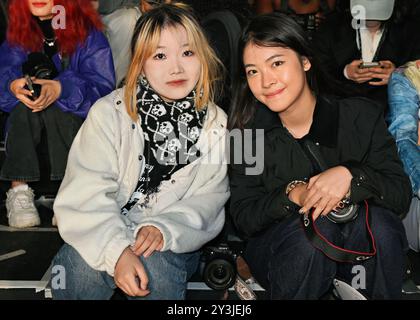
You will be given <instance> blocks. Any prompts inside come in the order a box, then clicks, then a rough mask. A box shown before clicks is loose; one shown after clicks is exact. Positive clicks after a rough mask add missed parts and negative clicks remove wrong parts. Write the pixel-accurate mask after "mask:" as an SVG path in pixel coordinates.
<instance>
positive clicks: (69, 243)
mask: <svg viewBox="0 0 420 320" xmlns="http://www.w3.org/2000/svg"><path fill="white" fill-rule="evenodd" d="M132 43H133V45H132V50H133V51H132V53H133V60H132V62H131V64H130V68H129V71H128V74H127V81H126V85H125V86H124V88H122V89H118V90H116V91H114V92H113V93H112V94H111V95H109V96H108V97H106V98H104V99H101V100H99V101H98V102H97V103H96V104H95V105H94V106H93V108H92V110H91V112H90V113H89V116H88V118H87V119H86V121H85V123H84V124H83V126H82V128H81V129H80V131H79V133H78V135H77V136H76V138H75V141H74V143H73V145H72V148H71V150H70V154H69V161H68V165H67V170H66V175H65V177H64V180H63V183H62V184H61V187H60V190H59V192H58V195H57V199H56V201H55V204H54V211H55V213H56V216H57V222H58V228H59V231H60V235H61V236H62V237H63V239H64V241H65V242H66V244H65V245H64V246H63V247H62V248H61V249H60V251H59V252H58V254H57V256H56V257H55V259H54V261H53V265H62V266H64V268H65V270H66V281H67V282H66V284H67V286H66V288H65V289H62V290H60V289H58V288H57V289H54V287H53V292H52V295H53V298H54V299H109V298H111V296H112V295H113V293H114V290H115V289H116V288H117V287H118V288H120V289H121V290H122V291H123V292H124V293H125V294H126V295H127V296H128V297H129V298H133V299H153V300H156V299H166V300H167V299H184V298H185V294H186V287H187V281H188V279H189V278H190V277H191V275H192V274H193V273H194V272H195V271H196V269H197V266H198V262H199V257H200V252H199V251H198V250H199V249H200V248H201V247H202V246H203V245H204V244H205V243H207V242H208V241H210V240H212V239H213V238H214V237H216V236H217V235H218V233H219V232H220V230H221V229H222V227H223V225H224V220H225V215H224V205H225V202H226V201H227V199H228V198H229V183H228V177H227V165H226V159H225V158H226V157H225V156H226V155H225V144H226V142H225V140H226V121H227V117H226V114H225V113H224V112H223V111H222V110H221V109H220V108H219V107H218V106H216V105H215V104H214V103H213V96H214V93H215V91H216V90H215V84H216V83H217V79H218V77H219V76H218V73H219V70H220V67H221V66H220V61H218V59H217V57H216V55H215V53H214V51H213V50H212V49H211V47H210V46H209V44H208V42H207V40H206V38H205V36H204V34H203V32H202V30H201V28H200V26H199V24H198V22H197V21H196V20H195V18H194V17H193V15H192V14H191V11H190V10H188V9H186V6H185V5H182V4H174V5H170V4H164V5H161V6H158V7H156V8H155V9H153V10H151V11H149V12H148V13H146V14H144V15H143V16H141V17H140V19H139V20H138V21H137V24H136V27H135V31H134V36H133V42H132Z"/></svg>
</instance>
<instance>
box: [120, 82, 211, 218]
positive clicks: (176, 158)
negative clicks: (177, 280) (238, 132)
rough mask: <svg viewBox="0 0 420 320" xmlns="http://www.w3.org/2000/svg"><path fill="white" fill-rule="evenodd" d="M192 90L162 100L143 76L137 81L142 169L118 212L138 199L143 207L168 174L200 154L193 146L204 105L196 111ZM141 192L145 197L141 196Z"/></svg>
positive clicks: (125, 210) (201, 122) (126, 209)
mask: <svg viewBox="0 0 420 320" xmlns="http://www.w3.org/2000/svg"><path fill="white" fill-rule="evenodd" d="M195 95H196V93H195V91H192V92H191V93H190V94H189V95H188V96H187V97H185V98H184V99H181V100H176V101H173V102H166V101H164V100H163V99H162V98H161V97H160V96H159V95H158V94H157V93H156V92H155V91H154V90H153V89H152V87H151V86H150V85H149V83H148V82H147V80H146V79H145V78H141V79H140V81H139V87H138V90H137V111H138V113H139V116H140V119H141V127H142V129H143V135H144V142H145V144H144V152H143V157H144V159H145V169H144V172H143V174H142V175H141V177H140V179H139V182H138V184H137V187H136V189H135V191H134V193H133V194H132V196H131V197H130V199H129V201H128V202H127V204H126V205H125V206H124V207H123V208H122V211H121V212H122V214H127V213H128V211H129V210H130V209H131V208H132V207H133V206H134V205H135V204H136V203H137V202H138V201H139V199H142V201H141V202H142V203H140V206H147V204H148V201H149V197H150V195H151V194H153V193H156V192H159V185H160V184H161V182H162V181H164V180H169V179H170V177H171V175H172V174H173V173H174V172H176V171H177V170H179V169H181V168H182V167H184V166H186V165H187V164H189V163H191V162H192V161H194V160H195V159H197V157H199V156H200V154H199V150H198V149H197V147H196V146H195V144H196V142H197V141H198V138H199V136H200V132H201V129H202V127H203V121H204V117H205V115H206V113H207V108H204V109H203V110H201V111H198V110H197V109H196V107H195V104H194V99H195ZM143 195H145V197H143Z"/></svg>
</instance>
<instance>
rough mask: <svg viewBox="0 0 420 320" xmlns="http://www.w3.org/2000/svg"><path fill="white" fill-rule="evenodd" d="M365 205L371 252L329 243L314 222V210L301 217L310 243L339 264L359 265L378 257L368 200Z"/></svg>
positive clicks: (360, 208)
mask: <svg viewBox="0 0 420 320" xmlns="http://www.w3.org/2000/svg"><path fill="white" fill-rule="evenodd" d="M364 204H365V210H366V214H365V224H366V230H367V233H368V235H369V236H368V240H369V248H370V252H360V251H353V250H349V249H345V248H341V247H338V246H336V245H334V244H333V243H331V242H330V241H328V239H327V238H325V237H324V236H323V235H322V234H321V233H320V231H319V230H318V228H317V227H316V225H315V223H314V221H313V216H312V214H313V212H314V210H311V211H310V213H309V214H302V215H301V221H302V226H303V229H304V230H305V234H306V236H307V237H308V239H309V241H310V242H311V243H312V245H313V246H314V247H315V248H317V249H318V250H321V251H322V252H323V253H324V254H325V255H326V256H327V257H329V258H330V259H332V260H334V261H337V262H350V263H358V262H362V261H365V260H368V259H370V258H372V257H374V256H375V255H376V245H375V239H374V238H373V234H372V230H371V228H370V224H371V217H370V215H369V205H368V203H367V201H366V200H365V201H364ZM362 209H363V206H360V207H359V210H362ZM359 216H360V215H359Z"/></svg>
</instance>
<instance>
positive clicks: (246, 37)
mask: <svg viewBox="0 0 420 320" xmlns="http://www.w3.org/2000/svg"><path fill="white" fill-rule="evenodd" d="M249 43H253V44H255V45H258V46H262V47H282V48H288V49H291V50H293V51H295V52H296V53H297V55H298V56H299V57H306V58H307V59H308V60H309V61H310V62H311V69H310V70H309V71H307V72H306V79H307V82H308V85H309V88H310V89H311V90H312V91H313V92H314V94H315V95H319V94H324V93H325V94H328V93H331V94H334V95H346V93H345V92H344V91H343V89H341V88H340V86H339V85H338V83H337V81H336V80H334V79H333V78H332V77H331V76H329V75H328V74H327V73H326V72H325V71H323V69H322V68H320V66H319V64H318V62H317V60H316V58H315V57H314V53H313V50H312V48H311V43H310V41H309V39H308V38H307V35H306V33H305V31H304V30H303V29H302V27H301V26H300V25H299V24H297V23H296V22H295V21H294V20H293V19H292V18H291V17H289V16H287V15H285V14H283V13H278V12H273V13H268V14H263V15H259V16H257V17H255V18H254V19H253V20H251V21H250V23H249V24H248V26H246V27H245V28H244V30H243V32H242V35H241V37H240V40H239V47H238V59H239V61H241V63H240V64H239V65H240V67H239V68H238V70H237V75H236V79H235V80H234V83H235V86H234V96H233V100H232V105H231V108H230V114H229V121H228V127H229V129H233V128H240V129H243V128H244V126H245V125H246V124H247V123H248V122H249V121H250V120H251V119H252V117H253V115H254V112H255V109H256V105H257V100H256V98H255V97H254V95H253V94H252V92H251V90H250V89H249V87H248V83H247V78H246V74H245V70H244V67H243V53H244V49H245V47H246V45H248V44H249Z"/></svg>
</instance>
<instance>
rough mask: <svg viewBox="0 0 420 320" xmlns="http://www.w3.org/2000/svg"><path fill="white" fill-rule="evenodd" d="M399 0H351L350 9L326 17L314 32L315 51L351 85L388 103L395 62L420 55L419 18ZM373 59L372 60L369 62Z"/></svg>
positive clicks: (412, 58) (322, 62)
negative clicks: (410, 14)
mask: <svg viewBox="0 0 420 320" xmlns="http://www.w3.org/2000/svg"><path fill="white" fill-rule="evenodd" d="M406 7H407V3H406V2H404V1H402V0H395V1H394V0H351V1H350V10H349V11H347V12H337V13H336V14H332V15H331V16H329V17H328V19H327V20H326V21H325V23H324V24H323V25H322V27H321V28H320V29H319V30H318V32H317V33H316V34H315V36H314V46H315V49H316V53H317V57H318V59H319V60H320V61H321V64H322V66H323V67H325V68H326V69H327V70H328V71H329V73H330V74H331V75H332V76H333V77H334V78H335V79H337V80H338V81H340V82H341V83H342V84H343V86H346V87H347V88H349V90H352V91H357V92H358V95H361V96H365V97H368V98H371V99H374V100H376V101H378V102H379V103H380V104H381V106H382V108H383V109H384V110H386V109H387V105H388V98H387V84H388V80H389V77H390V75H391V74H392V72H393V71H394V70H395V67H396V66H400V65H402V64H404V63H406V62H408V61H411V60H415V59H418V58H419V57H420V37H419V36H418V32H415V30H418V29H419V27H420V25H419V23H420V20H418V19H412V18H411V17H410V16H409V15H407V14H404V12H406V9H405V8H406ZM372 62H373V63H374V64H371V63H372Z"/></svg>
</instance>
